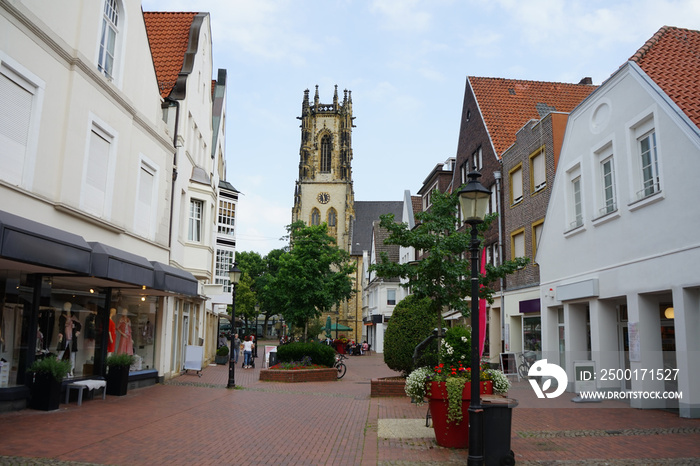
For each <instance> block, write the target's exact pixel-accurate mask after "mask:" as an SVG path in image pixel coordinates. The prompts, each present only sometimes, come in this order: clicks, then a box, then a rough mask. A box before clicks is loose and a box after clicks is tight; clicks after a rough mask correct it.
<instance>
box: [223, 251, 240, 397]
mask: <svg viewBox="0 0 700 466" xmlns="http://www.w3.org/2000/svg"><path fill="white" fill-rule="evenodd" d="M237 264H238V262H234V263H233V267H231V269H230V270H229V271H228V278H229V280H230V281H231V331H232V332H233V334H231V351H230V353H231V354H230V356H229V360H228V385H226V388H234V387H235V386H236V363H235V362H234V361H233V342H234V340H235V338H234V337H233V336H234V334H235V333H236V332H235V329H236V285H238V281H239V280H240V279H241V271H240V270H238V267H236V265H237Z"/></svg>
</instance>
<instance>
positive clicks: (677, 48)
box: [630, 26, 700, 127]
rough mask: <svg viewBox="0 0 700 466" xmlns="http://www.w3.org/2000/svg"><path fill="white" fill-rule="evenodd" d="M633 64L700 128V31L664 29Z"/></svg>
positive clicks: (639, 53) (634, 57)
mask: <svg viewBox="0 0 700 466" xmlns="http://www.w3.org/2000/svg"><path fill="white" fill-rule="evenodd" d="M630 61H633V62H635V63H637V65H639V67H640V68H641V69H642V70H643V71H644V72H645V73H646V74H647V75H648V76H649V77H650V78H651V79H652V80H654V82H655V83H656V84H657V85H658V86H659V87H660V88H661V90H663V91H664V93H666V95H668V96H669V97H670V98H671V100H673V101H674V102H675V103H676V105H678V107H680V109H681V110H682V111H683V112H684V113H685V114H686V115H688V117H689V118H690V119H691V120H692V122H693V123H694V124H695V125H696V126H698V127H700V98H699V97H700V31H693V30H690V29H681V28H676V27H670V26H664V27H662V28H661V29H659V30H658V32H657V33H656V34H654V36H653V37H652V38H651V39H649V40H648V41H647V42H646V43H645V44H644V45H643V46H642V47H641V48H640V49H639V50H638V51H637V53H635V54H634V55H633V56H632V57H631V58H630Z"/></svg>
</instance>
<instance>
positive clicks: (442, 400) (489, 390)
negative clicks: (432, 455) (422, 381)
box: [429, 380, 493, 448]
mask: <svg viewBox="0 0 700 466" xmlns="http://www.w3.org/2000/svg"><path fill="white" fill-rule="evenodd" d="M471 388H472V384H471V382H467V383H466V384H464V389H463V390H462V420H461V421H460V423H459V424H457V423H455V422H447V404H448V400H447V387H446V386H445V382H430V397H429V404H430V416H431V418H432V419H433V428H434V429H435V440H436V441H437V444H438V445H440V446H441V447H447V448H467V447H468V446H469V413H468V410H469V403H470V401H471V398H472V396H471ZM481 394H482V395H490V394H493V382H491V381H490V380H489V381H485V382H481Z"/></svg>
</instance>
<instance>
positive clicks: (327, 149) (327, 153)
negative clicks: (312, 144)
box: [321, 135, 333, 173]
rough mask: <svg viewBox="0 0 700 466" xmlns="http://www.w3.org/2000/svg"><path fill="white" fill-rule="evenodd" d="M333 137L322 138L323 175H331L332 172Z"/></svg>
mask: <svg viewBox="0 0 700 466" xmlns="http://www.w3.org/2000/svg"><path fill="white" fill-rule="evenodd" d="M332 147H333V145H332V143H331V137H330V136H329V135H325V136H323V138H321V173H330V171H331V149H332Z"/></svg>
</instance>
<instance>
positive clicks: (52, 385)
mask: <svg viewBox="0 0 700 466" xmlns="http://www.w3.org/2000/svg"><path fill="white" fill-rule="evenodd" d="M33 379H34V382H33V383H32V388H31V392H30V393H31V400H30V403H29V406H30V407H31V408H32V409H39V410H42V411H54V410H56V409H58V405H59V404H60V403H61V382H59V381H57V380H56V379H54V378H53V376H52V375H51V374H42V373H37V374H34V376H33Z"/></svg>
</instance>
